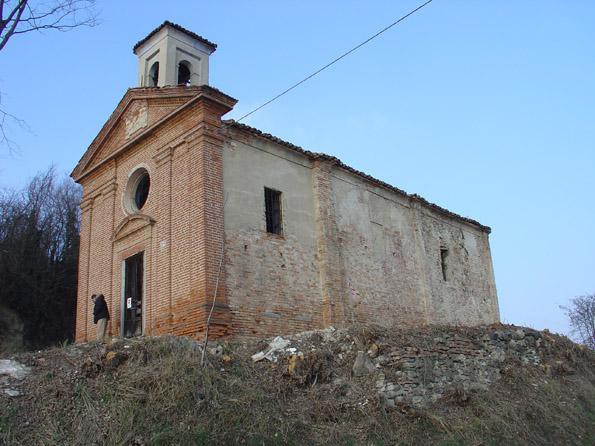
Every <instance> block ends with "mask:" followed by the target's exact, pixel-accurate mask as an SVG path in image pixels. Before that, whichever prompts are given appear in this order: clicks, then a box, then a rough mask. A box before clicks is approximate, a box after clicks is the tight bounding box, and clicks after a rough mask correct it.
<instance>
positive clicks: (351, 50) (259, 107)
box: [235, 0, 433, 122]
mask: <svg viewBox="0 0 595 446" xmlns="http://www.w3.org/2000/svg"><path fill="white" fill-rule="evenodd" d="M432 1H433V0H427V1H426V2H425V3H422V4H421V5H419V6H418V7H417V8H415V9H413V10H412V11H410V12H408V13H407V14H405V15H404V16H401V17H399V19H397V20H396V21H394V22H393V23H391V24H390V25H388V26H386V27H385V28H383V29H381V30H380V31H378V32H377V33H376V34H374V35H373V36H371V37H368V38H367V39H366V40H364V41H363V42H361V43H360V44H358V45H356V46H354V47H353V48H351V49H350V50H348V51H346V52H344V53H343V54H341V55H340V56H339V57H337V58H335V59H333V60H332V61H331V62H329V63H327V64H326V65H325V66H323V67H322V68H319V69H318V70H316V71H315V72H314V73H312V74H310V75H309V76H307V77H305V78H304V79H302V80H301V81H299V82H297V83H295V84H293V85H292V86H291V87H289V88H287V89H286V90H284V91H282V92H281V93H279V94H278V95H277V96H275V97H273V98H271V99H269V100H268V101H266V102H265V103H264V104H262V105H260V106H258V107H256V108H255V109H254V110H252V111H250V112H248V113H246V114H245V115H243V116H242V117H241V118H239V119H236V120H235V121H236V122H240V121H241V120H243V119H244V118H247V117H248V116H250V115H252V114H253V113H256V112H257V111H258V110H260V109H262V108H263V107H266V106H267V105H269V104H270V103H271V102H273V101H276V100H277V99H279V98H280V97H281V96H283V95H285V94H287V93H289V92H290V91H291V90H293V89H294V88H296V87H299V86H300V85H302V84H303V83H304V82H306V81H308V80H310V79H312V78H313V77H314V76H316V75H317V74H319V73H321V72H323V71H324V70H326V69H327V68H329V67H330V66H331V65H334V64H336V63H337V62H339V61H340V60H341V59H343V58H344V57H346V56H348V55H350V54H351V53H353V52H354V51H356V50H358V49H360V48H361V47H362V46H364V45H365V44H367V43H369V42H371V41H372V40H374V39H375V38H376V37H378V36H380V35H381V34H383V33H385V32H386V31H388V30H389V29H391V28H392V27H393V26H396V25H398V24H399V23H401V22H402V21H403V20H405V19H406V18H407V17H409V16H411V15H413V14H415V13H416V12H417V11H419V10H420V9H422V8H423V7H424V6H426V5H428V4H430V3H432Z"/></svg>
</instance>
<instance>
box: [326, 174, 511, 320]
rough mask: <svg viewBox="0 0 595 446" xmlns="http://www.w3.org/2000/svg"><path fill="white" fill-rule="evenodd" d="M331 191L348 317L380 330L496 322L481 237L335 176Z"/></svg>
mask: <svg viewBox="0 0 595 446" xmlns="http://www.w3.org/2000/svg"><path fill="white" fill-rule="evenodd" d="M333 191H334V195H335V208H336V209H335V212H336V220H337V227H338V234H339V239H340V243H339V245H340V251H341V259H342V264H343V268H344V277H345V282H346V283H345V291H346V298H347V312H346V313H347V315H348V317H350V318H353V319H355V320H359V321H370V322H376V323H381V324H384V325H391V324H392V323H395V322H396V323H399V324H404V325H409V324H420V323H431V324H462V325H478V324H486V323H492V322H497V321H498V320H499V314H498V305H497V297H496V290H495V286H494V280H493V272H492V267H491V255H490V251H489V243H488V236H487V233H485V232H483V231H481V230H480V229H478V228H475V227H474V226H472V225H469V224H466V223H463V222H459V221H455V220H454V219H451V218H449V217H446V216H443V215H440V214H438V213H436V212H434V211H433V210H431V209H429V208H427V207H425V206H422V205H420V204H418V203H416V202H415V201H413V200H410V199H409V198H408V197H406V196H404V195H403V196H401V195H400V194H398V193H396V192H392V191H387V190H385V189H383V188H379V187H375V186H373V185H370V184H369V183H367V182H365V181H363V180H361V179H359V178H357V177H356V176H354V175H351V174H350V173H349V172H346V171H344V170H342V169H335V170H334V171H333ZM441 249H446V250H447V252H448V255H447V258H446V280H444V278H443V274H442V260H441V254H440V250H441Z"/></svg>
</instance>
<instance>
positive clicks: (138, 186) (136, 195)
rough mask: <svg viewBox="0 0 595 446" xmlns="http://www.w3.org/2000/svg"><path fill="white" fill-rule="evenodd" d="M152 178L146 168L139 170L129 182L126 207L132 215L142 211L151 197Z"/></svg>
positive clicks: (131, 176)
mask: <svg viewBox="0 0 595 446" xmlns="http://www.w3.org/2000/svg"><path fill="white" fill-rule="evenodd" d="M150 187H151V178H150V177H149V172H148V171H147V169H145V168H142V167H141V168H140V169H137V170H136V171H135V172H134V173H133V174H132V175H130V179H129V180H128V186H127V187H126V193H125V194H124V207H125V208H126V210H127V211H128V212H130V213H134V212H138V211H140V210H141V209H142V208H143V206H144V205H145V203H146V202H147V198H148V197H149V189H150Z"/></svg>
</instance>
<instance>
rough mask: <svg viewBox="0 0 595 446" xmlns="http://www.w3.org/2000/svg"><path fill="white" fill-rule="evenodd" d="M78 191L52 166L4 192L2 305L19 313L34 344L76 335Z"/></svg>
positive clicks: (0, 202)
mask: <svg viewBox="0 0 595 446" xmlns="http://www.w3.org/2000/svg"><path fill="white" fill-rule="evenodd" d="M80 192H81V191H80V188H79V187H78V185H76V184H75V183H74V182H73V181H72V180H71V179H70V178H66V179H64V180H62V181H59V180H58V179H57V178H56V174H55V172H54V170H53V169H49V170H47V171H46V172H42V173H40V174H38V175H37V176H36V177H35V178H33V179H32V180H31V182H30V183H29V185H28V186H27V187H26V188H25V189H23V190H22V191H13V192H11V191H0V309H1V308H8V309H9V310H11V311H12V312H14V313H15V314H16V315H17V316H18V318H19V319H20V321H21V322H22V323H23V325H24V333H23V336H24V341H25V343H26V345H27V346H28V347H30V348H40V347H44V346H47V345H50V344H52V343H55V342H57V341H63V340H66V339H72V337H73V332H74V314H75V306H76V286H77V264H78V247H79V207H78V204H79V201H80ZM0 311H1V310H0ZM0 328H1V327H0ZM0 331H1V330H0Z"/></svg>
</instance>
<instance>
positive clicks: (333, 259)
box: [312, 160, 348, 326]
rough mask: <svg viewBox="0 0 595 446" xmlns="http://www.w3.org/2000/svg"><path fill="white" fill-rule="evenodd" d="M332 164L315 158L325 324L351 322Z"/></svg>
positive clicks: (321, 284) (314, 170)
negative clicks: (349, 320)
mask: <svg viewBox="0 0 595 446" xmlns="http://www.w3.org/2000/svg"><path fill="white" fill-rule="evenodd" d="M333 165H334V162H333V161H327V160H315V161H314V162H313V168H312V188H313V192H314V207H315V216H316V239H317V254H318V264H319V271H320V288H321V291H322V320H323V324H324V326H329V325H335V326H340V325H343V324H345V323H346V322H348V308H347V305H346V299H345V296H346V294H345V280H344V271H343V266H342V260H341V249H340V246H339V237H338V229H337V220H336V215H335V203H334V198H333V189H332V183H331V171H332V169H333Z"/></svg>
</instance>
